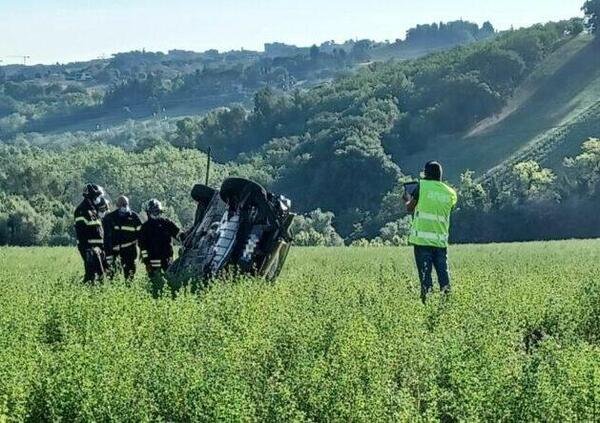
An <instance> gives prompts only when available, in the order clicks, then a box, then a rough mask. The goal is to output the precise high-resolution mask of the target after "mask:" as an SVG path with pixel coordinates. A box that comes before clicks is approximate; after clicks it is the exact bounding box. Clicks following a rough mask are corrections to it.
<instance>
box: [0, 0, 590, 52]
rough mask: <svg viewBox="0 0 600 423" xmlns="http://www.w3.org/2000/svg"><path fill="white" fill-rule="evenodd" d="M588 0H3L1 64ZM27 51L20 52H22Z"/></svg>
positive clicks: (546, 17) (555, 16)
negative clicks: (25, 57) (24, 58)
mask: <svg viewBox="0 0 600 423" xmlns="http://www.w3.org/2000/svg"><path fill="white" fill-rule="evenodd" d="M582 3H583V0H214V1H207V0H95V1H93V0H0V60H2V64H9V63H22V62H23V58H22V56H29V59H27V64H35V63H56V62H60V63H66V62H71V61H81V60H90V59H94V58H98V57H110V55H111V54H114V53H117V52H123V51H130V50H141V49H146V50H148V51H165V52H166V51H167V50H170V49H184V50H194V51H204V50H208V49H211V48H216V49H218V50H220V51H225V50H232V49H240V48H244V49H247V50H263V45H264V43H265V42H273V41H279V42H285V43H289V44H296V45H299V46H309V45H312V44H320V43H321V42H323V41H327V40H335V41H337V42H343V41H345V40H348V39H361V38H369V39H373V40H377V41H383V40H395V39H397V38H404V34H405V32H406V30H407V29H408V28H410V27H413V26H415V25H416V24H423V23H431V22H440V21H444V22H446V21H450V20H456V19H461V18H462V19H465V20H469V21H473V22H477V23H479V24H481V23H483V22H485V21H487V20H489V21H491V22H492V24H494V26H495V27H496V28H498V29H508V28H510V27H511V26H513V27H515V28H519V27H522V26H529V25H531V24H534V23H538V22H547V21H551V20H560V19H567V18H571V17H574V16H581V11H580V8H581V5H582ZM18 56H21V57H18Z"/></svg>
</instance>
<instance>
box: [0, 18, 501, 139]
mask: <svg viewBox="0 0 600 423" xmlns="http://www.w3.org/2000/svg"><path fill="white" fill-rule="evenodd" d="M493 35H494V28H493V26H492V25H491V24H490V23H489V22H488V23H486V24H485V25H484V26H483V27H481V28H480V27H479V26H478V25H477V24H473V23H470V22H465V21H456V22H449V23H447V24H445V23H440V24H432V25H419V26H418V27H416V28H413V29H411V30H409V31H408V34H407V38H406V40H396V41H395V42H394V43H390V42H387V41H386V42H375V41H371V40H360V41H352V40H350V41H347V42H345V43H343V44H336V43H335V42H332V41H329V42H326V43H323V44H321V45H320V46H316V45H315V46H312V47H310V48H298V47H295V46H287V45H285V44H279V43H275V44H267V45H266V51H265V52H264V53H263V52H253V51H245V50H242V51H230V52H224V53H220V52H218V51H216V50H209V51H206V52H204V53H195V52H190V51H181V50H171V51H169V52H168V53H166V54H165V53H161V52H156V53H154V52H146V51H133V52H128V53H119V54H116V55H114V56H113V57H112V58H110V59H98V60H93V61H90V62H82V63H70V64H66V65H60V64H56V65H49V66H44V65H37V66H16V65H11V66H5V67H0V137H1V136H4V137H6V136H11V135H13V134H15V133H17V132H19V131H25V132H32V131H36V132H46V131H49V130H56V129H60V128H65V127H66V128H68V127H69V126H70V125H69V124H70V123H72V122H77V121H89V122H90V123H92V126H91V128H90V129H93V128H94V126H93V124H94V123H95V124H98V122H99V121H100V120H101V119H102V118H105V117H106V116H112V117H113V118H115V119H116V118H120V119H121V120H124V119H128V118H141V117H148V116H152V115H165V114H168V115H181V114H190V113H200V112H204V111H206V110H207V109H210V108H214V107H219V106H226V105H228V104H230V103H232V102H235V101H238V102H246V101H249V100H250V99H251V98H252V95H253V94H254V93H255V92H256V90H258V89H260V88H262V87H271V88H273V89H277V90H282V91H289V90H291V89H295V88H303V87H308V86H311V85H315V84H318V83H320V82H322V81H327V80H330V79H332V78H334V77H335V76H337V75H339V74H341V73H344V72H348V71H350V70H351V69H353V68H354V67H355V66H356V65H358V64H360V63H366V62H370V61H372V60H385V59H388V58H392V57H394V58H410V57H418V56H421V55H423V54H426V53H428V52H431V51H436V50H441V49H446V48H450V47H453V46H456V45H463V44H469V43H472V42H474V41H477V40H481V39H485V38H488V37H491V36H493ZM62 91H65V92H64V93H63V92H62ZM74 93H76V94H79V95H73V94H74ZM88 97H89V98H88Z"/></svg>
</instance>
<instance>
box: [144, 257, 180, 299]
mask: <svg viewBox="0 0 600 423" xmlns="http://www.w3.org/2000/svg"><path fill="white" fill-rule="evenodd" d="M171 263H173V258H172V257H166V258H161V259H157V258H154V259H148V261H147V264H146V270H147V271H148V277H149V278H150V282H151V283H152V297H154V298H158V297H159V296H161V295H162V293H163V288H164V286H165V275H164V273H165V272H166V271H167V269H169V266H171ZM167 282H168V283H169V288H171V295H172V296H173V298H175V296H176V294H177V290H178V289H179V288H178V287H177V286H175V285H174V284H173V283H172V282H171V281H170V280H168V281H167Z"/></svg>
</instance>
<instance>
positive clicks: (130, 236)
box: [104, 195, 142, 280]
mask: <svg viewBox="0 0 600 423" xmlns="http://www.w3.org/2000/svg"><path fill="white" fill-rule="evenodd" d="M116 206H117V209H116V210H114V211H112V212H110V213H108V215H106V218H105V219H104V230H105V234H104V249H105V251H106V262H107V264H108V266H109V269H110V272H111V274H112V275H114V274H115V273H116V272H117V271H120V270H121V269H120V268H122V270H123V274H124V276H125V279H128V280H131V279H132V278H133V276H134V275H135V271H136V265H135V262H136V260H137V257H138V239H139V235H140V231H141V229H142V221H141V220H140V216H139V215H138V214H137V213H136V212H134V211H132V210H131V208H130V207H129V199H128V198H127V197H125V196H124V195H122V196H120V197H119V198H117V202H116Z"/></svg>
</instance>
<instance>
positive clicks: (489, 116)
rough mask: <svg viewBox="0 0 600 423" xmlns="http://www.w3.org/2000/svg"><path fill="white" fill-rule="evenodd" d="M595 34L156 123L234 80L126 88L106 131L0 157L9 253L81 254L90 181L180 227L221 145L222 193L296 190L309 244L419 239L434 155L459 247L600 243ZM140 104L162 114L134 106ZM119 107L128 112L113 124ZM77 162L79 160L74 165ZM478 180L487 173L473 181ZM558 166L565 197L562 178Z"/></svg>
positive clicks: (351, 79)
mask: <svg viewBox="0 0 600 423" xmlns="http://www.w3.org/2000/svg"><path fill="white" fill-rule="evenodd" d="M577 28H579V31H578V30H577ZM437 31H439V28H438V30H437ZM582 31H583V25H582V23H581V20H580V19H572V20H569V21H561V22H550V23H548V24H544V25H534V26H532V27H529V28H523V29H520V30H511V31H505V32H501V33H497V34H496V35H495V36H494V37H488V39H486V40H483V41H478V42H472V43H470V44H469V45H466V46H460V47H455V48H452V49H446V50H443V51H440V52H437V53H434V54H429V55H427V56H424V57H420V58H418V59H414V60H391V61H387V62H372V63H368V64H364V65H362V66H360V68H359V69H357V70H355V71H353V72H350V73H348V74H346V75H343V76H339V77H337V78H335V79H334V80H332V81H330V82H326V83H322V84H318V85H316V86H313V87H310V88H306V89H293V90H281V89H274V88H272V87H269V86H266V87H262V88H260V89H257V90H256V92H255V93H254V95H253V96H252V99H251V100H249V101H247V102H246V103H244V104H235V105H230V106H229V107H227V108H218V109H214V110H211V111H209V112H208V113H206V114H203V115H192V116H187V117H185V118H180V119H177V118H173V117H172V116H169V113H170V112H168V111H167V112H165V110H163V109H160V107H159V109H158V110H156V111H155V112H153V113H154V114H155V116H154V118H152V119H151V120H147V121H145V120H144V119H140V118H139V115H137V114H136V113H144V110H146V111H147V112H149V111H151V110H152V107H156V106H159V105H161V104H169V103H168V102H169V101H171V100H172V101H176V99H177V98H178V97H177V96H179V95H180V94H182V93H185V94H186V96H187V97H185V98H189V99H194V98H196V97H194V96H195V95H196V94H197V95H198V98H200V97H201V93H204V94H207V92H208V91H204V90H205V89H210V90H212V91H210V92H213V93H216V95H219V94H218V93H219V92H221V91H220V89H221V88H222V87H220V86H218V85H217V86H212V85H211V83H209V82H207V80H206V77H207V75H206V74H204V73H202V72H201V73H198V74H197V73H193V74H190V75H185V76H181V77H176V78H174V79H169V78H167V79H165V77H164V76H161V75H154V74H150V75H148V76H147V77H146V78H145V79H143V80H142V79H136V80H132V81H129V82H126V83H123V84H121V85H118V86H115V87H113V88H112V89H111V91H109V92H108V93H106V95H105V96H104V97H102V98H101V100H100V101H101V103H102V106H98V107H96V109H95V110H104V109H103V108H104V107H108V105H111V106H110V109H107V110H112V111H113V112H112V113H116V114H117V115H116V116H114V115H106V116H104V117H103V118H104V119H106V120H105V121H104V122H105V124H106V125H110V126H108V127H103V126H100V125H99V126H98V127H96V128H95V130H94V131H86V130H85V129H86V125H87V124H86V122H85V121H84V120H82V121H77V122H72V121H71V122H69V125H70V126H69V128H72V129H78V130H81V131H77V132H61V131H60V130H57V129H56V128H55V130H53V131H51V132H52V133H46V134H32V133H15V135H14V137H10V138H8V139H5V143H6V144H9V145H10V146H6V147H3V148H1V149H0V158H1V159H2V161H3V162H4V163H6V168H7V169H10V170H8V171H4V172H0V200H1V201H0V243H2V242H6V241H2V240H3V239H4V240H7V239H8V240H9V241H10V242H19V243H20V244H21V245H31V244H36V243H50V242H53V243H54V242H56V243H69V242H70V240H72V233H71V234H69V233H68V229H66V228H67V226H66V225H65V222H66V221H67V220H68V212H67V211H68V209H69V208H70V207H72V206H73V202H74V201H75V200H74V199H76V198H77V197H78V196H79V193H78V185H80V184H82V183H83V182H84V181H87V180H93V181H95V182H97V183H100V184H102V185H105V186H107V188H108V189H109V191H110V192H111V193H113V194H118V193H119V192H126V193H135V196H134V197H135V200H134V202H135V206H136V207H139V205H141V203H142V201H144V200H146V199H147V198H149V197H151V196H155V195H159V196H160V197H161V199H167V201H168V202H169V203H170V204H172V206H173V209H172V210H171V212H172V213H171V215H172V216H175V217H177V218H178V219H179V221H180V222H181V223H182V224H183V225H184V226H185V225H186V224H188V223H189V217H190V216H191V215H192V211H191V210H190V207H191V205H190V202H189V187H190V186H191V185H192V184H193V183H194V182H195V181H198V180H200V179H201V176H200V175H201V170H200V169H201V168H202V166H203V165H202V164H201V163H202V159H201V157H202V155H198V153H199V151H200V152H202V151H207V150H208V149H209V148H210V149H211V152H212V157H213V159H214V160H215V161H216V162H217V163H220V164H224V166H222V167H219V166H217V168H218V169H220V170H221V171H220V172H219V175H217V176H216V177H215V178H214V179H213V182H218V181H220V180H221V179H222V178H223V177H225V176H226V175H241V176H245V177H249V178H251V179H254V180H256V181H257V182H259V183H261V184H263V185H264V186H265V187H266V188H268V189H270V190H272V191H274V192H277V193H283V194H285V195H287V196H288V197H290V198H291V199H292V200H293V203H294V210H295V211H296V212H298V213H300V214H305V215H306V216H307V219H308V220H307V221H305V222H304V223H306V222H309V223H307V225H304V229H302V230H304V232H305V233H306V234H312V233H313V232H315V233H319V231H321V232H322V233H323V234H324V235H323V234H322V235H323V236H316V237H312V238H310V239H311V240H319V241H315V242H323V243H327V241H323V240H328V239H329V240H339V239H340V238H339V237H338V235H337V234H333V235H332V234H331V232H332V231H334V229H335V231H337V232H338V234H339V235H341V237H342V238H344V241H345V242H346V243H353V242H359V243H363V244H364V242H367V241H365V239H369V240H372V242H375V243H376V244H381V243H393V244H401V243H403V242H406V235H407V231H408V228H409V227H410V217H409V216H407V215H406V212H405V210H404V208H403V207H402V199H401V194H402V182H403V181H405V180H407V179H409V178H410V179H412V178H415V177H416V175H417V174H418V172H419V170H420V169H421V167H422V166H423V164H424V163H425V162H426V161H428V160H431V159H438V160H440V161H442V162H443V164H444V166H445V169H446V177H447V178H448V179H449V180H450V182H451V183H453V184H454V185H456V186H457V187H458V188H459V189H460V195H459V198H460V202H459V205H458V211H457V213H456V216H455V219H454V221H455V222H456V223H455V225H454V226H453V227H454V228H457V229H456V230H455V231H456V232H455V233H454V234H453V239H454V240H456V241H459V242H489V241H515V240H537V239H552V238H555V237H559V238H573V237H590V236H595V235H596V234H597V233H598V231H597V229H596V227H595V226H594V225H595V222H596V221H597V216H596V215H595V214H593V213H592V212H593V211H594V210H595V209H596V208H597V205H598V203H600V198H599V197H600V194H598V193H600V190H599V189H597V187H596V185H599V183H600V181H599V180H598V178H597V176H596V175H597V170H596V169H597V163H596V161H600V157H599V156H600V154H598V151H600V146H599V145H597V144H599V143H600V141H598V142H596V141H594V142H590V143H587V144H585V145H582V143H583V141H585V140H586V139H587V138H589V137H593V136H594V135H597V133H598V132H597V131H598V129H599V128H598V116H599V109H600V104H598V103H597V101H598V98H599V94H600V54H598V49H599V47H598V43H597V42H595V41H594V39H593V38H592V37H591V36H590V35H587V34H586V33H583V34H582ZM425 32H427V31H425ZM434 33H435V31H434ZM390 46H391V45H390ZM390 46H388V47H390ZM312 53H313V54H312V57H311V56H310V55H309V59H307V60H308V61H309V62H311V61H315V60H316V61H317V62H318V61H319V60H320V59H319V57H320V56H319V55H320V53H319V54H317V53H318V52H317V51H316V50H315V49H312ZM303 60H304V59H303ZM327 60H329V59H327ZM167 81H168V83H167ZM208 81H213V82H214V80H211V79H208ZM7 89H8V93H9V94H10V93H12V94H13V95H16V96H21V97H22V98H28V96H32V95H33V96H35V95H36V93H37V92H39V91H37V90H36V88H35V87H34V86H31V85H28V84H25V85H19V84H14V83H9V84H4V92H5V94H6V93H7ZM54 93H55V94H56V98H58V99H60V101H59V103H57V104H54V105H52V107H59V106H60V105H61V104H64V102H67V101H70V100H71V99H76V100H77V101H81V102H85V101H88V100H89V101H98V97H94V96H90V94H89V92H85V91H81V90H75V89H72V88H64V87H63V88H60V89H58V88H57V89H56V91H55V92H54ZM223 93H225V94H223ZM226 93H227V90H226V89H224V90H223V91H222V92H221V95H226ZM45 94H48V93H47V92H45ZM6 97H7V96H6V95H5V98H6ZM205 98H206V97H205ZM135 99H142V100H144V99H146V100H148V101H149V103H148V102H146V103H144V106H143V107H142V106H140V107H139V108H132V107H129V106H126V104H133V103H130V101H134V100H135ZM61 101H62V102H63V103H60V102H61ZM194 101H195V100H194ZM152 105H154V106H152ZM151 106H152V107H151ZM149 107H150V108H149ZM93 108H94V106H91V108H90V110H92V109H93ZM120 108H123V109H127V111H128V115H129V116H130V118H129V119H128V120H127V122H126V123H123V124H119V125H117V123H119V117H118V110H121V109H120ZM115 111H117V112H115ZM84 112H85V109H84V111H79V112H77V113H84ZM132 115H133V116H134V117H135V118H131V116H132ZM72 116H73V115H72ZM63 118H65V119H66V117H63ZM57 119H58V118H57ZM106 144H109V145H111V146H112V147H111V148H105V145H106ZM31 146H36V147H41V149H38V148H31ZM49 150H50V151H49ZM580 152H582V154H580ZM49 153H50V154H49ZM566 156H576V157H575V159H574V160H573V161H572V162H569V163H571V164H572V166H570V167H569V168H565V167H563V166H562V163H563V160H564V158H565V157H566ZM48 157H50V160H48ZM145 157H152V158H156V160H157V161H155V160H151V162H152V163H153V164H157V165H160V166H159V168H160V173H157V172H156V171H157V170H158V169H153V168H149V169H143V171H142V169H139V168H138V167H139V166H138V163H139V162H140V158H141V159H142V162H144V159H143V158H145ZM187 157H190V158H193V160H192V161H188V160H187V159H186V158H187ZM82 158H85V160H82ZM80 161H82V162H83V163H84V164H85V166H84V167H79V166H76V167H75V168H73V169H70V168H65V167H64V166H63V164H64V163H70V164H73V163H78V162H80ZM178 167H179V169H180V170H176V169H178ZM546 167H550V168H546ZM468 169H471V170H473V171H475V174H474V175H471V174H465V171H467V170H468ZM563 170H564V171H565V172H568V173H569V176H570V177H571V178H570V181H572V184H571V185H570V186H565V185H564V184H562V183H561V179H560V178H558V177H557V176H560V175H561V173H562V172H563ZM179 171H180V172H182V173H183V174H184V175H185V180H182V179H180V178H179V177H178V174H177V173H178V172H179ZM158 174H160V175H161V177H162V178H163V180H161V182H160V183H159V184H158V187H155V185H154V183H153V180H152V179H153V176H152V175H154V177H156V175H158ZM48 176H51V177H50V178H49V177H48ZM492 176H493V177H494V178H492ZM140 177H141V178H140ZM173 180H177V184H176V185H174V184H172V183H171V184H170V181H173ZM490 180H493V182H494V183H493V184H487V183H486V184H484V185H481V184H479V182H487V181H490ZM40 181H41V183H40ZM46 181H49V182H46ZM74 181H77V183H74ZM170 185H171V186H170ZM459 185H460V186H459ZM186 187H188V188H186ZM157 191H158V192H159V194H157ZM57 203H60V207H58V206H57ZM3 204H4V205H3ZM565 204H566V205H568V207H565ZM48 210H53V212H52V213H53V216H52V217H49V216H48ZM573 212H577V213H578V214H580V215H586V216H588V219H587V224H586V225H566V224H564V222H565V221H567V220H568V216H569V214H570V213H573ZM22 219H25V220H27V219H29V220H33V221H37V222H39V225H38V227H37V229H36V231H34V232H26V233H19V232H18V231H17V232H15V229H14V227H13V226H11V225H14V224H13V223H12V222H15V221H21V220H22ZM2 222H5V223H6V225H7V226H6V228H5V230H4V234H3V229H2V225H3V223H2ZM515 222H519V224H517V223H515ZM550 222H553V223H554V225H548V223H550ZM304 223H303V224H304ZM559 223H560V224H559ZM311 225H314V226H316V227H319V228H320V229H319V231H317V230H314V231H313V229H314V228H313V227H311ZM332 225H333V226H332ZM599 227H600V226H599ZM311 231H313V232H311ZM15 234H16V235H15ZM11 240H15V241H11ZM311 242H312V241H311Z"/></svg>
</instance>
